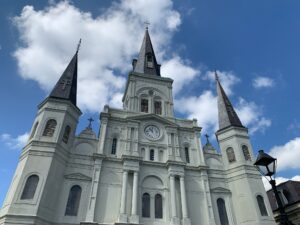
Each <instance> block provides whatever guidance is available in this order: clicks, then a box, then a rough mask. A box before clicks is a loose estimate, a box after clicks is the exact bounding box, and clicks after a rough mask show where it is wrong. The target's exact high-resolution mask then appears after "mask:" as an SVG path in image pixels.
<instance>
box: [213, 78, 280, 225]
mask: <svg viewBox="0 0 300 225" xmlns="http://www.w3.org/2000/svg"><path fill="white" fill-rule="evenodd" d="M216 83H217V94H218V117H219V130H218V131H217V132H216V136H217V140H218V143H219V146H220V149H221V154H222V159H223V164H224V170H225V174H226V178H227V180H228V187H229V190H230V191H231V200H232V205H233V206H232V207H233V211H234V213H235V215H234V216H233V217H232V218H230V219H229V220H232V223H233V221H234V220H236V224H245V225H252V224H266V225H267V224H268V225H269V224H270V225H271V224H272V225H274V220H273V215H272V210H271V208H270V204H269V201H268V197H267V195H266V191H265V189H264V186H263V183H262V180H261V176H260V174H259V172H258V171H257V169H256V168H255V166H254V165H253V163H254V161H253V159H254V156H253V150H252V146H251V143H250V138H249V135H248V129H247V128H246V127H244V126H243V124H242V123H241V121H240V119H239V117H238V115H237V113H236V112H235V110H234V108H233V106H232V104H231V102H230V100H229V98H228V97H227V95H226V93H225V91H224V89H223V87H222V85H221V83H220V81H219V78H218V75H217V74H216ZM258 199H263V202H261V201H260V200H259V201H258ZM225 204H227V203H226V202H225ZM261 204H263V206H262V207H263V208H265V209H266V210H264V212H265V211H267V213H262V211H261V210H260V207H261ZM247 209H253V210H247Z"/></svg>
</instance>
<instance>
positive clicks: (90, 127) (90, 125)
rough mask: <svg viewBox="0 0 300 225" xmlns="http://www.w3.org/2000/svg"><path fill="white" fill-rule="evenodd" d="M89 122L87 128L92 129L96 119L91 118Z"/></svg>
mask: <svg viewBox="0 0 300 225" xmlns="http://www.w3.org/2000/svg"><path fill="white" fill-rule="evenodd" d="M88 121H89V125H88V126H87V128H88V129H92V122H93V121H94V119H93V118H92V117H91V118H89V119H88Z"/></svg>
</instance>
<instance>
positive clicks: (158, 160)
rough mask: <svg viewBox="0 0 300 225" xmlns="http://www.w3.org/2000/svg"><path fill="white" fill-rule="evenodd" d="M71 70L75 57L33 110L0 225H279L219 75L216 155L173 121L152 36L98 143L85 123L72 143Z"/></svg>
mask: <svg viewBox="0 0 300 225" xmlns="http://www.w3.org/2000/svg"><path fill="white" fill-rule="evenodd" d="M77 63H78V50H77V51H76V53H75V55H74V56H73V58H72V59H71V61H70V63H69V65H68V66H67V67H66V69H65V71H64V72H63V73H62V75H61V77H60V79H59V80H58V82H57V84H56V85H55V87H54V88H53V90H52V91H51V92H50V94H49V96H48V97H47V98H46V99H45V100H44V101H43V102H41V103H40V104H39V105H38V112H37V114H36V117H35V120H34V121H33V125H32V129H31V134H30V137H29V140H28V142H27V144H26V146H25V147H24V148H23V150H22V152H21V155H20V158H19V162H18V166H17V168H16V171H15V174H14V177H13V179H12V181H11V185H10V187H9V190H8V192H7V195H6V198H5V200H4V203H3V206H2V208H1V211H0V225H20V224H24V225H25V224H26V225H32V224H35V225H126V224H128V225H129V224H130V225H138V224H144V225H275V222H274V219H273V214H272V210H271V208H270V204H269V202H268V197H267V195H266V192H265V189H264V186H263V183H262V180H261V176H260V174H259V172H258V171H257V170H256V168H255V166H253V163H254V161H253V160H254V158H255V156H254V155H253V150H252V147H251V143H250V139H249V135H248V129H247V128H246V127H245V126H243V124H242V123H241V121H240V119H239V117H238V115H237V114H236V112H235V110H234V108H233V106H232V104H231V102H230V100H229V98H228V97H227V95H226V93H225V91H224V89H223V87H222V85H221V83H220V81H219V79H218V76H217V75H216V89H217V94H218V103H217V105H216V107H218V117H219V118H218V119H219V129H218V131H217V132H216V137H217V141H218V144H219V148H220V152H218V151H216V149H215V148H214V147H213V146H212V145H211V143H210V142H209V139H208V136H207V140H206V143H205V144H204V145H202V143H201V139H200V136H201V124H199V125H198V123H197V120H196V119H193V120H189V119H181V118H176V117H174V112H173V111H174V109H173V107H174V105H173V95H172V83H173V80H172V79H170V78H168V77H165V76H163V75H161V73H160V64H158V62H157V60H156V57H155V53H154V49H153V46H152V43H151V39H150V35H149V31H148V29H146V30H145V35H144V39H143V42H142V45H141V49H140V52H139V55H138V58H137V59H134V60H133V61H132V71H131V72H129V74H128V78H127V83H126V87H125V90H124V95H123V99H122V101H123V108H122V109H118V108H111V107H109V106H108V105H106V106H104V108H103V111H102V112H101V113H100V129H99V132H98V134H96V133H95V132H94V131H93V129H92V126H91V123H89V125H88V126H87V127H86V128H85V129H84V130H82V131H81V132H80V133H79V134H78V135H76V127H77V124H78V120H79V117H80V115H81V111H80V109H79V108H78V106H77V104H76V98H77ZM166 75H167V74H166ZM182 76H184V74H182ZM182 107H184V106H182ZM203 110H205V109H203ZM90 122H91V121H90Z"/></svg>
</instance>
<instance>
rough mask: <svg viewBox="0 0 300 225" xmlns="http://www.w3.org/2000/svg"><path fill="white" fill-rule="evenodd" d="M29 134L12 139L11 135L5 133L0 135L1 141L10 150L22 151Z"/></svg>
mask: <svg viewBox="0 0 300 225" xmlns="http://www.w3.org/2000/svg"><path fill="white" fill-rule="evenodd" d="M28 138H29V133H28V132H25V133H24V134H21V135H18V136H17V137H12V136H11V135H10V134H7V133H4V134H1V135H0V141H1V142H3V143H5V145H6V146H8V147H9V148H10V149H20V148H22V147H24V146H25V144H26V142H27V141H28Z"/></svg>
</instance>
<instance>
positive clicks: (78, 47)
mask: <svg viewBox="0 0 300 225" xmlns="http://www.w3.org/2000/svg"><path fill="white" fill-rule="evenodd" d="M80 45H81V38H80V39H79V42H78V45H77V50H76V53H78V51H79V49H80Z"/></svg>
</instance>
